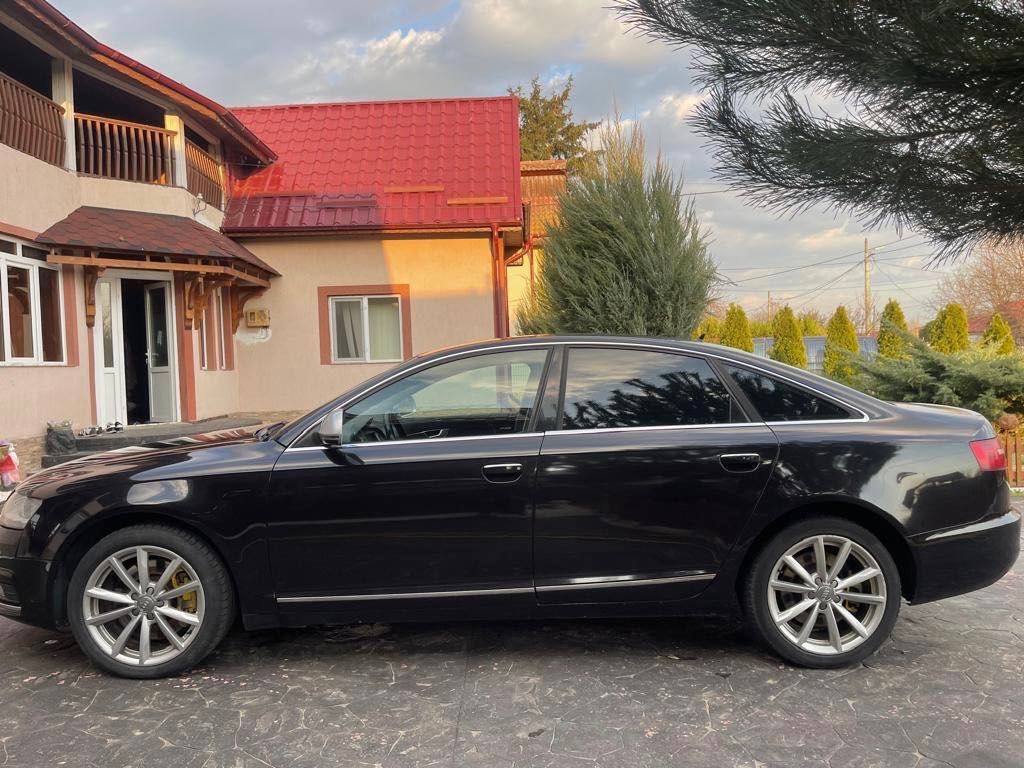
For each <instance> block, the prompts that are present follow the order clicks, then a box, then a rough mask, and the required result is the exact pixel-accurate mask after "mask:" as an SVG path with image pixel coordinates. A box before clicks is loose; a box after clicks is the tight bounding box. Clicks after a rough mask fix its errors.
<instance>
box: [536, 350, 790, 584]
mask: <svg viewBox="0 0 1024 768" xmlns="http://www.w3.org/2000/svg"><path fill="white" fill-rule="evenodd" d="M564 380H565V384H564V388H563V392H562V394H561V398H560V406H559V407H558V408H557V409H556V415H555V417H554V419H553V423H550V424H548V431H547V432H546V434H545V437H544V442H543V446H542V448H541V455H540V460H539V464H538V471H537V488H536V512H535V529H534V530H535V541H534V563H535V578H536V589H537V595H538V600H540V601H541V602H546V603H586V602H620V601H622V602H627V601H634V600H673V599H680V598H685V597H689V596H692V595H695V594H697V593H699V592H700V591H702V590H703V589H705V588H706V587H707V586H708V584H709V582H710V580H711V579H713V578H714V576H715V574H716V573H717V571H718V569H719V567H720V564H721V562H722V559H723V556H724V555H725V554H726V553H727V552H728V550H729V549H730V548H731V546H732V544H733V542H734V541H735V539H736V537H737V535H738V533H739V531H740V530H741V529H742V528H743V524H744V522H745V521H746V519H747V518H748V517H749V515H750V514H751V513H752V511H753V509H754V507H755V506H756V504H757V501H758V499H759V497H760V495H761V492H762V491H763V490H764V487H765V485H766V484H767V481H768V477H769V475H770V474H771V471H772V465H773V463H774V461H775V459H776V456H777V453H778V441H777V440H776V438H775V436H774V434H773V433H772V431H771V430H770V429H768V427H766V426H765V425H764V424H763V423H762V422H760V421H750V420H748V417H747V415H746V414H745V413H744V411H743V410H742V409H741V407H740V406H739V404H738V403H737V402H736V401H735V400H734V398H733V397H732V396H731V395H730V392H729V389H728V388H727V387H726V385H725V384H724V382H723V380H722V379H721V378H720V377H719V375H718V373H717V372H716V370H715V369H714V367H713V366H712V365H711V364H710V363H709V362H708V360H707V359H705V358H703V357H700V356H696V355H693V356H691V355H685V354H678V353H674V352H666V351H658V350H653V349H641V348H635V347H634V348H629V347H619V348H609V347H600V346H573V347H571V348H569V349H568V350H567V359H566V367H565V372H564ZM550 399H551V398H550V392H548V393H547V394H546V396H545V401H546V402H545V410H547V403H548V402H549V401H550Z"/></svg>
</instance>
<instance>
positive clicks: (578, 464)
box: [0, 337, 1020, 678]
mask: <svg viewBox="0 0 1024 768" xmlns="http://www.w3.org/2000/svg"><path fill="white" fill-rule="evenodd" d="M1004 469H1005V457H1004V455H1003V453H1002V451H1001V449H1000V446H999V443H998V441H997V440H996V437H995V434H994V432H993V430H992V427H991V426H990V425H989V423H988V422H987V421H986V420H985V419H984V418H982V417H981V416H979V415H978V414H976V413H972V412H970V411H965V410H960V409H956V408H948V407H939V406H928V405H909V404H894V403H886V402H881V401H879V400H876V399H874V398H871V397H868V396H867V395H864V394H862V393H860V392H857V391H855V390H852V389H849V388H847V387H844V386H841V385H839V384H836V383H834V382H831V381H828V380H826V379H822V378H819V377H817V376H814V375H811V374H808V373H806V372H804V371H800V370H797V369H794V368H790V367H788V366H785V365H781V364H778V363H774V362H771V361H768V360H763V359H760V358H757V357H754V356H752V355H748V354H745V353H742V352H738V351H736V350H732V349H727V348H725V347H718V346H712V345H707V344H699V343H683V342H674V341H665V340H656V339H627V338H608V337H600V338H591V337H565V338H558V337H554V338H548V337H534V338H520V339H514V340H507V341H498V342H487V343H482V344H475V345H470V346H464V347H460V348H455V349H448V350H444V351H441V352H437V353H435V354H432V355H427V356H423V357H418V358H415V359H413V360H411V361H409V362H407V363H405V364H404V365H402V366H400V367H398V368H395V369H393V370H390V371H388V372H386V373H384V374H382V375H380V376H378V377H376V378H374V379H371V380H369V381H367V382H365V383H364V384H363V385H361V386H359V387H357V388H356V389H353V390H352V391H350V392H347V393H345V394H343V395H341V396H340V397H338V398H337V399H336V400H334V401H332V402H330V403H327V404H326V405H324V406H322V407H321V408H318V409H317V410H315V411H313V412H312V413H310V414H308V415H306V416H303V417H302V418H299V419H297V420H295V421H294V422H292V423H290V424H279V425H275V426H272V427H264V428H262V429H260V430H258V431H256V432H255V433H253V432H247V431H232V432H226V433H219V434H209V435H204V436H200V437H189V438H183V439H181V440H176V441H171V442H165V443H158V444H152V445H148V446H145V447H141V448H127V449H123V450H120V451H113V452H111V453H107V454H102V455H98V456H95V457H88V458H85V459H80V460H78V461H74V462H70V463H68V464H64V465H61V466H59V467H56V468H53V469H50V470H48V471H44V472H41V473H39V474H36V475H34V476H32V477H31V478H29V479H28V480H26V481H25V482H23V483H22V484H21V485H20V486H18V488H17V490H16V492H15V493H14V494H12V495H11V496H10V498H9V499H8V500H7V502H6V503H5V504H4V506H3V510H2V514H0V613H2V614H3V615H6V616H10V617H13V618H16V619H19V620H22V621H25V622H28V623H31V624H36V625H39V626H44V627H51V628H61V629H63V628H68V629H70V631H71V632H72V633H73V634H74V636H75V638H76V639H77V641H78V643H79V644H80V645H81V647H82V649H83V651H84V652H85V653H86V654H87V655H88V656H89V657H90V658H91V659H92V660H93V661H94V662H95V663H96V664H97V665H98V666H99V667H101V668H102V669H104V670H107V671H108V672H111V673H113V674H117V675H123V676H126V677H137V678H149V677H158V676H162V675H169V674H174V673H178V672H181V671H182V670H184V669H186V668H188V667H190V666H192V665H194V664H196V663H197V662H199V661H200V660H201V659H203V658H204V657H205V656H206V655H207V654H209V653H210V652H211V651H212V650H213V649H214V648H215V647H216V646H217V644H218V643H219V642H220V641H221V639H222V638H223V637H224V634H225V632H227V630H228V628H229V627H230V626H231V625H232V624H233V623H234V622H235V620H236V618H240V619H241V623H242V624H243V625H244V626H245V627H247V628H249V629H262V628H269V627H279V626H289V627H294V626H301V625H310V624H324V623H333V622H352V621H412V620H422V619H425V620H430V621H438V620H459V619H486V618H489V617H493V618H503V619H510V618H522V619H530V618H553V617H592V616H677V615H682V614H686V613H690V612H695V611H699V612H701V613H708V612H717V611H724V612H728V611H731V610H733V608H734V607H735V606H736V605H737V604H738V605H739V606H741V608H742V610H743V612H744V615H745V616H746V620H747V622H748V624H749V627H750V628H751V630H752V631H753V633H754V634H755V635H757V636H758V637H759V638H760V639H761V640H763V641H764V642H765V643H766V644H767V645H768V646H770V647H771V648H773V649H774V650H775V651H776V652H777V653H778V654H779V655H781V656H782V657H784V658H785V659H787V660H789V661H791V662H794V663H796V664H801V665H806V666H810V667H837V666H841V665H846V664H850V663H852V662H856V661H858V660H860V659H863V658H864V657H866V656H867V655H868V654H870V653H872V652H873V651H875V650H876V649H877V648H878V647H879V645H880V644H881V643H883V642H884V641H885V639H886V637H887V636H888V634H889V632H890V631H891V630H892V627H893V624H894V623H895V621H896V616H897V614H898V613H899V610H900V605H901V601H902V600H904V599H905V600H908V601H910V602H912V603H922V602H927V601H930V600H938V599H940V598H944V597H948V596H950V595H956V594H961V593H964V592H968V591H971V590H975V589H979V588H981V587H984V586H986V585H988V584H991V583H992V582H994V581H996V580H997V579H999V578H1000V577H1001V576H1002V575H1003V574H1004V573H1006V571H1007V570H1008V569H1009V568H1010V566H1011V565H1012V564H1013V562H1014V561H1015V559H1016V558H1017V555H1018V550H1019V546H1020V517H1019V516H1018V515H1017V514H1016V513H1015V512H1013V511H1012V510H1011V508H1010V503H1009V488H1008V487H1007V483H1006V480H1005V474H1004Z"/></svg>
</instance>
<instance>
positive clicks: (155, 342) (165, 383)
mask: <svg viewBox="0 0 1024 768" xmlns="http://www.w3.org/2000/svg"><path fill="white" fill-rule="evenodd" d="M145 290H146V368H147V375H148V377H149V420H150V421H151V422H153V421H173V420H174V370H173V366H172V365H171V349H170V332H171V330H170V329H171V324H170V318H169V311H168V310H169V308H170V304H171V302H170V283H149V284H147V285H146V288H145Z"/></svg>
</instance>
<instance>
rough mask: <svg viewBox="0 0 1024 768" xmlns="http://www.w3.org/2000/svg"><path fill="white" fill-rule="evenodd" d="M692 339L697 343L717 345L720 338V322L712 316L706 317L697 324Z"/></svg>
mask: <svg viewBox="0 0 1024 768" xmlns="http://www.w3.org/2000/svg"><path fill="white" fill-rule="evenodd" d="M693 338H694V339H695V340H697V341H706V342H707V343H708V344H718V343H719V340H720V339H721V338H722V321H721V320H719V319H718V318H717V317H715V316H714V315H708V316H707V317H705V318H704V319H703V320H701V321H700V323H698V324H697V328H696V329H695V330H694V331H693Z"/></svg>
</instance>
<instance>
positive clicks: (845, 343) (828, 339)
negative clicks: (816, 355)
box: [822, 304, 860, 383]
mask: <svg viewBox="0 0 1024 768" xmlns="http://www.w3.org/2000/svg"><path fill="white" fill-rule="evenodd" d="M826 334H827V335H826V336H825V361H824V365H823V371H822V372H823V373H824V374H825V375H826V376H828V377H829V378H832V379H835V380H836V381H841V382H844V383H849V382H850V381H852V380H853V378H854V376H855V375H856V373H857V369H856V368H855V367H854V365H853V362H852V358H853V357H854V356H855V355H856V354H857V353H859V352H860V344H859V343H858V341H857V329H856V328H854V327H853V321H852V320H851V319H850V316H849V315H848V314H847V313H846V307H844V306H843V305H842V304H840V305H839V306H838V307H836V311H835V313H833V315H832V317H831V318H829V321H828V328H827V331H826Z"/></svg>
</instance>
